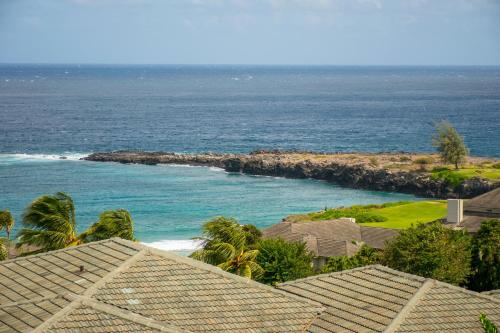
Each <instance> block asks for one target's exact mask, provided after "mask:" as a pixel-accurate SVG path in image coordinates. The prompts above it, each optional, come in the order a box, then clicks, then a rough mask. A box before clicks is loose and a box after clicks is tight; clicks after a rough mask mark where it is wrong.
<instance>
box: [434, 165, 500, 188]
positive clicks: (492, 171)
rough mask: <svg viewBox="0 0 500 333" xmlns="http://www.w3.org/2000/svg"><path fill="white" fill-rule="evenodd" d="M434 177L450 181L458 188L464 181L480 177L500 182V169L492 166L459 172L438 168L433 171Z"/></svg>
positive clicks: (462, 169) (467, 168) (463, 169)
mask: <svg viewBox="0 0 500 333" xmlns="http://www.w3.org/2000/svg"><path fill="white" fill-rule="evenodd" d="M432 177H433V178H434V179H442V180H446V181H448V183H450V184H452V185H454V186H458V185H459V184H461V183H462V182H463V181H465V180H467V179H469V178H472V177H480V178H486V179H490V180H493V181H500V168H495V167H493V166H492V165H491V166H490V167H481V168H478V167H465V168H460V169H458V170H454V169H451V168H437V169H435V170H433V171H432Z"/></svg>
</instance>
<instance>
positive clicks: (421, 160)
mask: <svg viewBox="0 0 500 333" xmlns="http://www.w3.org/2000/svg"><path fill="white" fill-rule="evenodd" d="M413 163H414V164H417V165H419V166H420V170H425V166H426V165H429V164H432V163H434V160H433V159H432V158H430V157H421V158H417V159H416V160H415V161H413Z"/></svg>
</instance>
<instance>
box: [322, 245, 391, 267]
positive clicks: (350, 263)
mask: <svg viewBox="0 0 500 333" xmlns="http://www.w3.org/2000/svg"><path fill="white" fill-rule="evenodd" d="M380 260H381V253H380V251H378V250H375V249H374V248H372V247H370V246H368V245H363V246H361V248H360V249H359V250H358V252H357V253H356V254H355V255H353V256H352V257H348V256H338V257H330V258H328V261H327V262H326V264H325V265H324V266H323V267H322V268H321V272H322V273H330V272H339V271H344V270H346V269H352V268H356V267H361V266H367V265H373V264H377V263H380Z"/></svg>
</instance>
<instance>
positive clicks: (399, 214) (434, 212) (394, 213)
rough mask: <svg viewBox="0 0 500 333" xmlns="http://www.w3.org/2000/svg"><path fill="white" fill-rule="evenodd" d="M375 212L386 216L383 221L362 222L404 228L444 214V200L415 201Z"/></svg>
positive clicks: (441, 216)
mask: <svg viewBox="0 0 500 333" xmlns="http://www.w3.org/2000/svg"><path fill="white" fill-rule="evenodd" d="M373 212H374V213H375V214H377V215H380V216H383V217H385V218H387V221H384V222H369V223H363V225H366V226H372V227H383V228H395V229H406V228H408V227H410V226H411V224H412V223H414V224H417V223H422V222H431V221H434V220H437V219H440V218H443V217H445V216H446V201H442V200H433V201H417V202H413V203H409V204H406V205H400V206H394V207H387V208H380V209H375V210H374V211H373Z"/></svg>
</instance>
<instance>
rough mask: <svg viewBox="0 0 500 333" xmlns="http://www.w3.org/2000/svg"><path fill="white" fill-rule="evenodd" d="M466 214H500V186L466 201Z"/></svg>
mask: <svg viewBox="0 0 500 333" xmlns="http://www.w3.org/2000/svg"><path fill="white" fill-rule="evenodd" d="M464 214H465V215H487V216H492V217H494V216H500V187H499V188H497V189H494V190H492V191H489V192H486V193H484V194H481V195H479V196H477V197H475V198H472V199H470V200H467V201H465V203H464Z"/></svg>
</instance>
